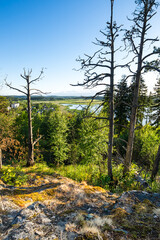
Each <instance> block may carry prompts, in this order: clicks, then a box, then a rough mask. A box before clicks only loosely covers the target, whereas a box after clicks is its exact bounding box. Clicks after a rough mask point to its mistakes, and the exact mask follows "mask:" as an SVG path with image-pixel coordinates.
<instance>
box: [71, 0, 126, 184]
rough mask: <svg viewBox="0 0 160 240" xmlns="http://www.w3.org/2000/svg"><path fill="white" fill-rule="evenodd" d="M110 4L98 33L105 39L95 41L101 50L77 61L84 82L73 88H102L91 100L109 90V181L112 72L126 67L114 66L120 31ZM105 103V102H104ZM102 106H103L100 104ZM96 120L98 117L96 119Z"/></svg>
mask: <svg viewBox="0 0 160 240" xmlns="http://www.w3.org/2000/svg"><path fill="white" fill-rule="evenodd" d="M110 3H111V14H110V21H109V22H107V23H106V31H100V32H101V33H102V35H103V36H104V37H105V40H104V41H101V40H99V39H96V43H95V44H96V45H98V46H100V47H101V49H100V50H98V51H96V52H95V53H94V54H93V55H92V56H89V55H87V54H85V57H86V58H85V59H83V58H79V59H78V61H79V62H80V63H81V68H80V70H84V71H85V73H84V76H85V78H84V81H83V83H78V84H76V85H74V86H84V87H86V88H95V87H97V86H98V87H99V86H102V88H104V89H103V90H101V91H99V92H97V93H96V94H95V95H94V96H93V98H92V101H93V99H95V98H96V97H97V96H104V99H105V96H106V95H107V92H108V89H109V118H107V120H108V119H109V142H108V175H109V177H110V179H111V180H112V179H113V175H112V152H113V137H114V86H115V84H114V72H115V70H116V69H117V68H118V67H120V68H122V67H125V66H126V65H115V53H116V52H117V51H118V50H119V48H117V49H115V41H116V39H117V37H118V36H119V32H120V31H121V26H117V24H116V22H115V21H114V20H113V5H114V0H110ZM108 78H109V79H110V83H109V84H107V83H106V82H105V80H106V79H108ZM103 103H105V100H104V102H103ZM102 105H103V104H102ZM96 119H98V117H96Z"/></svg>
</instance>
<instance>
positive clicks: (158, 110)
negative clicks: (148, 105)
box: [152, 78, 160, 126]
mask: <svg viewBox="0 0 160 240" xmlns="http://www.w3.org/2000/svg"><path fill="white" fill-rule="evenodd" d="M154 91H155V93H154V95H153V106H152V111H153V125H155V126H159V125H160V78H159V79H158V81H157V84H156V85H155V88H154Z"/></svg>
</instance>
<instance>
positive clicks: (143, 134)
mask: <svg viewBox="0 0 160 240" xmlns="http://www.w3.org/2000/svg"><path fill="white" fill-rule="evenodd" d="M159 144H160V138H159V136H158V130H156V129H155V128H154V127H152V126H150V125H148V124H147V125H145V126H144V127H142V128H141V129H140V130H136V131H135V142H134V149H133V161H134V162H136V163H137V164H138V166H139V167H141V168H145V169H147V170H149V169H151V168H152V165H153V162H154V159H155V156H156V154H157V151H158V146H159Z"/></svg>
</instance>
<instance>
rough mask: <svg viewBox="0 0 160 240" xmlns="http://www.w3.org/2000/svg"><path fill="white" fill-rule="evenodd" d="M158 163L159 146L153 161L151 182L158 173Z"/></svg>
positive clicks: (159, 158)
mask: <svg viewBox="0 0 160 240" xmlns="http://www.w3.org/2000/svg"><path fill="white" fill-rule="evenodd" d="M159 163H160V145H159V149H158V152H157V156H156V159H155V161H154V165H153V170H152V175H151V181H153V180H154V178H155V177H156V175H157V173H158V169H159Z"/></svg>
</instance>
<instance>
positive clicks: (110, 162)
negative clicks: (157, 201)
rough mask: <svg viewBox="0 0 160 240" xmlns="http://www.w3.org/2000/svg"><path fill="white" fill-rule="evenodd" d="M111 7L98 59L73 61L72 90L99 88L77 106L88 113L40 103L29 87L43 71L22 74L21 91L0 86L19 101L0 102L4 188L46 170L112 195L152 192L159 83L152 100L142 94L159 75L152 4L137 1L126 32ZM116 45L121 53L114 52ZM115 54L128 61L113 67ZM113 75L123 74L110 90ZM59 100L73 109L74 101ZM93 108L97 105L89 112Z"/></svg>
mask: <svg viewBox="0 0 160 240" xmlns="http://www.w3.org/2000/svg"><path fill="white" fill-rule="evenodd" d="M110 3H111V4H110V19H109V21H108V22H107V23H106V29H105V30H103V31H101V34H102V40H99V39H96V42H95V45H97V51H96V52H94V53H93V55H91V56H90V55H87V54H86V55H85V56H84V58H81V57H80V58H78V59H77V61H78V62H79V63H80V69H79V70H81V71H84V80H83V81H82V82H81V83H77V84H76V83H72V85H75V87H76V86H84V87H86V88H95V89H97V88H96V87H100V88H101V90H99V91H97V92H96V94H95V95H94V96H92V97H89V98H88V99H86V100H85V99H83V100H82V103H83V104H86V107H84V108H83V109H82V110H70V109H69V108H65V107H64V106H62V105H60V104H59V103H60V101H61V100H64V98H63V97H61V98H59V99H58V101H59V103H57V102H56V100H57V97H53V96H48V97H47V96H44V95H43V96H42V97H41V96H39V95H40V94H41V93H42V94H44V93H43V92H42V91H40V90H37V89H32V87H31V85H32V84H33V83H36V82H37V81H39V80H40V78H41V76H42V75H43V70H42V71H41V72H40V75H39V76H38V77H37V78H35V79H32V78H31V73H32V70H28V72H26V71H25V70H24V74H22V75H21V77H22V78H23V81H24V82H25V83H26V86H24V87H23V88H22V89H21V88H19V86H16V87H15V86H12V85H11V84H9V83H8V82H7V81H6V82H5V83H6V85H7V86H8V87H9V88H11V89H13V90H17V92H20V93H21V94H23V95H24V97H17V96H11V97H9V96H6V97H4V96H1V97H0V161H1V177H2V179H3V180H4V181H5V182H6V183H9V184H19V185H21V184H22V183H23V181H26V176H25V174H24V175H23V174H22V175H21V174H19V173H18V170H16V169H19V168H21V167H23V166H26V165H27V166H28V167H31V166H33V165H35V164H42V165H43V164H44V165H45V164H47V165H48V166H49V167H51V168H54V169H55V171H58V172H60V173H61V174H64V175H65V176H69V177H71V178H73V179H75V180H79V181H83V180H85V181H87V182H88V183H91V184H93V185H99V186H103V187H104V188H106V189H110V190H112V191H119V192H122V191H124V190H129V189H143V188H148V190H151V189H152V190H153V191H158V188H159V186H160V182H159V162H160V78H159V75H157V80H156V81H157V83H156V85H155V88H154V92H152V93H151V92H150V94H148V90H147V86H146V85H145V76H146V74H147V73H148V72H150V71H154V72H155V73H157V74H159V72H160V68H159V65H160V59H159V57H160V48H159V47H158V46H157V45H156V44H157V42H158V41H159V39H158V37H156V36H149V29H150V28H151V27H152V25H151V23H150V22H151V19H152V18H153V17H154V15H155V14H156V8H157V7H158V3H157V2H156V1H154V0H151V1H150V0H143V1H135V4H136V8H135V11H134V12H133V15H132V19H129V21H130V23H131V24H130V28H129V29H122V26H121V25H118V24H117V23H116V22H115V21H114V1H113V0H111V1H110ZM119 38H121V39H122V40H123V46H122V47H123V51H122V49H121V48H120V47H118V46H117V40H119ZM122 52H123V54H122ZM121 54H122V55H124V54H127V55H128V57H127V58H125V59H124V58H123V61H120V63H118V60H117V55H118V56H120V55H121ZM119 68H120V69H122V68H123V69H124V71H123V72H124V74H123V76H122V77H121V78H120V79H119V82H118V83H115V74H116V71H117V69H119ZM151 81H152V79H151ZM32 90H33V92H32ZM34 90H35V91H36V92H35V91H34ZM34 94H37V95H36V96H32V95H34ZM65 99H66V101H67V100H68V99H69V100H70V101H71V102H72V103H74V101H75V100H76V98H74V99H73V98H72V97H70V98H68V99H67V98H65ZM95 101H98V105H97V104H96V108H94V110H93V108H92V106H93V104H95V103H96V102H95ZM16 102H19V103H20V105H19V107H18V108H8V107H9V106H11V103H16ZM6 166H7V167H6ZM11 166H12V167H11Z"/></svg>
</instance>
